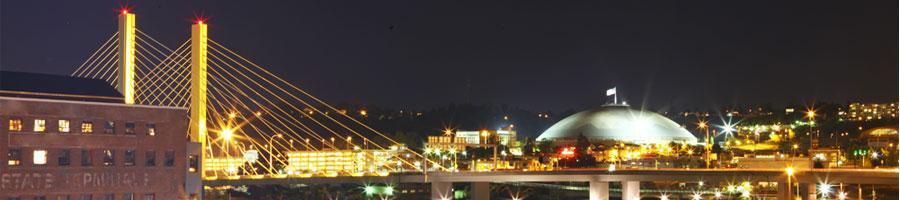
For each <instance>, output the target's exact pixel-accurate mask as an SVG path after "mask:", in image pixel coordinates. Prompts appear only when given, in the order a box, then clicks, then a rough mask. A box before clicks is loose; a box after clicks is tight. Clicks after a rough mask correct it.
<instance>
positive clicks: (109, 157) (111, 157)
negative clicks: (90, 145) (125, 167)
mask: <svg viewBox="0 0 900 200" xmlns="http://www.w3.org/2000/svg"><path fill="white" fill-rule="evenodd" d="M115 165H116V152H115V151H114V150H110V149H106V150H103V166H115Z"/></svg>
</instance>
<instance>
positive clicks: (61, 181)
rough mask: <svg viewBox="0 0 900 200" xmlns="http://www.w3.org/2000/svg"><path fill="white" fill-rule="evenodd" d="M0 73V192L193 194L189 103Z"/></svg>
mask: <svg viewBox="0 0 900 200" xmlns="http://www.w3.org/2000/svg"><path fill="white" fill-rule="evenodd" d="M0 77H2V78H0V107H2V109H0V152H2V153H0V198H2V199H190V198H194V197H198V195H199V193H198V192H199V191H200V188H192V187H191V185H199V184H200V179H199V178H197V179H191V178H189V177H192V175H196V174H198V173H196V172H195V171H193V172H192V171H189V170H188V169H189V168H190V169H197V168H198V167H199V166H197V165H198V164H199V160H198V159H196V158H197V153H199V148H196V147H197V145H195V144H191V143H188V142H186V141H185V134H186V133H187V129H188V128H187V123H185V116H186V114H187V113H186V112H187V110H186V109H184V108H174V107H160V106H146V105H135V104H125V101H124V99H123V97H122V95H120V94H119V92H118V91H116V90H115V89H114V88H112V87H110V86H109V85H107V83H105V82H104V81H102V80H94V79H84V78H73V77H68V76H56V75H41V74H30V73H18V72H0ZM189 147H190V148H189ZM196 177H199V176H196Z"/></svg>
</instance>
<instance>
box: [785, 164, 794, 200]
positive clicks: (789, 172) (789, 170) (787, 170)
mask: <svg viewBox="0 0 900 200" xmlns="http://www.w3.org/2000/svg"><path fill="white" fill-rule="evenodd" d="M784 173H786V174H787V195H788V196H787V199H788V200H792V199H793V198H791V187H793V186H794V185H792V184H791V177H792V176H794V168H793V167H788V168H784Z"/></svg>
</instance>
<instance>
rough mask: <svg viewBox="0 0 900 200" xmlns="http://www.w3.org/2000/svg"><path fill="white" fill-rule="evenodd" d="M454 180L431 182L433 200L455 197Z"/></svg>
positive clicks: (446, 199)
mask: <svg viewBox="0 0 900 200" xmlns="http://www.w3.org/2000/svg"><path fill="white" fill-rule="evenodd" d="M452 189H453V183H452V182H431V200H449V199H453V191H451V190H452Z"/></svg>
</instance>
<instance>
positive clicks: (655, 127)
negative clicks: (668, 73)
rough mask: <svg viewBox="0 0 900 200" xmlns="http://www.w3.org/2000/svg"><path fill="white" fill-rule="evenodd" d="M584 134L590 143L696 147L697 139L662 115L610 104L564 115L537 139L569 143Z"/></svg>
mask: <svg viewBox="0 0 900 200" xmlns="http://www.w3.org/2000/svg"><path fill="white" fill-rule="evenodd" d="M581 135H584V137H586V138H587V139H588V140H589V141H591V142H625V143H632V144H664V143H670V142H677V143H682V142H686V143H688V144H696V143H697V138H696V137H694V135H692V134H691V133H690V132H688V131H687V130H685V129H684V128H682V127H681V126H680V125H678V123H675V122H674V121H672V120H670V119H669V118H666V117H664V116H662V115H659V114H656V113H653V112H649V111H643V110H635V109H632V108H630V107H628V106H627V105H618V104H611V105H605V106H603V107H600V108H597V109H591V110H586V111H582V112H579V113H575V114H574V115H571V116H568V117H566V118H564V119H562V120H560V121H559V122H557V123H556V124H553V126H550V128H549V129H547V130H546V131H544V133H542V134H541V135H540V136H538V138H537V140H538V141H542V140H550V141H555V142H573V141H575V140H577V139H578V137H579V136H581Z"/></svg>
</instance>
